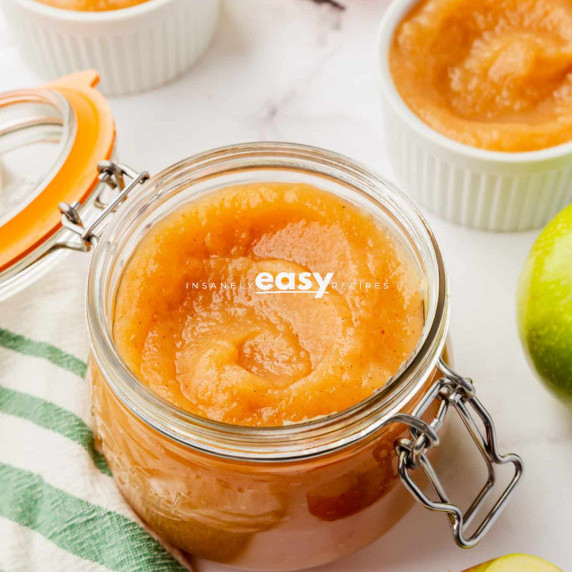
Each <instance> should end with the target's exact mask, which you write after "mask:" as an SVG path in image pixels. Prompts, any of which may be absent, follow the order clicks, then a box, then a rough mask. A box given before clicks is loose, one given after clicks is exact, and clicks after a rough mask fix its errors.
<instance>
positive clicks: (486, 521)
mask: <svg viewBox="0 0 572 572" xmlns="http://www.w3.org/2000/svg"><path fill="white" fill-rule="evenodd" d="M111 165H112V166H113V167H109V165H108V170H107V175H106V177H107V179H106V180H107V181H108V182H110V183H112V184H117V185H118V186H119V187H120V188H123V189H124V190H123V191H122V193H121V194H120V195H119V199H118V200H116V201H114V203H112V204H111V205H110V207H109V208H108V209H107V210H106V211H105V213H104V216H105V217H110V218H111V221H110V222H106V228H105V229H104V231H103V233H102V234H101V236H99V233H98V232H97V231H96V227H92V228H90V229H87V230H86V229H85V228H84V227H83V226H82V224H81V220H78V218H77V217H75V214H74V213H75V209H74V207H69V206H66V205H62V209H63V212H64V215H63V221H64V224H65V225H66V227H67V228H68V229H71V230H75V231H76V232H77V234H78V235H79V236H80V239H81V240H82V241H84V244H86V245H88V247H90V246H93V245H94V244H96V243H97V247H96V248H95V252H94V256H93V261H92V265H91V269H90V275H89V283H88V292H87V319H88V326H89V333H90V338H91V344H92V355H91V358H90V363H89V379H90V384H91V394H92V404H93V412H94V416H95V420H96V432H97V435H98V441H99V445H100V447H101V449H102V451H103V453H104V455H105V457H106V459H107V461H108V463H109V466H110V468H111V470H112V472H113V476H114V478H115V480H116V482H117V484H118V486H119V487H120V489H121V491H122V492H123V494H124V495H125V497H126V498H127V500H128V501H129V503H130V504H131V505H132V506H133V508H134V509H135V510H136V511H137V513H138V514H139V515H140V516H141V517H142V518H143V519H144V520H145V521H146V522H147V523H148V524H149V525H150V526H151V527H152V528H153V529H154V530H155V531H156V532H157V533H158V534H159V535H161V536H162V537H163V538H165V539H166V540H168V541H169V542H171V543H172V544H174V545H176V546H178V547H180V548H181V549H183V550H184V551H187V552H189V553H192V554H194V555H196V556H199V557H204V558H207V559H211V560H215V561H219V562H223V563H226V564H229V565H232V566H236V567H242V568H248V569H274V570H293V569H301V568H306V567H311V566H316V565H319V564H323V563H326V562H329V561H332V560H335V559H337V558H340V557H343V556H345V555H348V554H350V553H352V552H354V551H356V550H358V549H359V548H361V547H363V546H364V545H366V544H368V543H369V542H371V541H373V540H375V539H377V538H378V537H380V536H381V535H383V534H384V533H385V532H386V531H387V530H389V529H390V528H391V527H392V526H393V525H394V524H395V523H396V522H397V521H398V520H399V519H400V518H401V517H402V516H403V515H404V514H405V513H406V511H407V510H408V509H409V507H410V506H411V504H412V499H413V498H414V499H416V500H417V501H418V502H420V503H421V504H423V505H424V506H426V507H427V508H429V509H431V510H435V511H440V512H444V513H446V514H447V515H448V517H449V520H450V522H451V528H452V533H453V536H454V539H455V541H456V542H457V544H459V545H460V546H463V547H470V546H473V545H475V544H476V543H477V542H478V541H479V540H480V539H481V538H482V536H483V535H484V534H485V533H486V532H487V530H488V529H489V528H490V526H491V525H492V524H493V522H494V520H495V518H496V517H497V516H498V514H499V513H500V511H501V510H502V508H503V506H504V504H505V503H506V501H507V500H508V498H509V496H510V495H511V493H512V491H513V489H514V487H515V486H516V484H517V482H518V481H519V479H520V477H521V475H522V469H523V466H522V461H521V460H520V458H519V457H518V456H516V455H514V454H509V455H501V454H500V453H499V451H498V450H497V444H496V437H495V433H494V428H493V423H492V420H491V419H490V417H489V415H488V413H487V412H486V410H485V409H484V408H483V406H482V405H481V403H480V402H479V401H478V399H477V398H476V396H475V390H474V387H473V384H472V382H471V381H470V380H469V379H468V378H464V377H461V376H459V375H457V374H456V373H454V372H453V371H451V370H450V369H449V367H448V366H447V365H446V364H445V362H444V361H443V359H442V356H443V355H444V351H445V341H446V334H447V326H448V291H447V279H446V274H445V269H444V266H443V261H442V259H441V254H440V251H439V248H438V245H437V243H436V241H435V238H434V236H433V235H432V233H431V231H430V230H429V228H428V227H427V225H426V223H425V221H424V220H423V218H422V217H421V215H420V214H419V212H418V211H417V210H416V208H415V207H414V206H413V204H412V203H411V202H410V201H409V200H408V199H407V198H406V197H404V196H403V195H402V194H401V193H400V192H399V191H397V190H396V189H395V188H393V187H392V186H391V185H389V184H388V183H386V182H385V181H384V180H382V179H380V178H378V177H377V176H375V175H374V174H372V173H371V172H369V171H368V170H367V169H365V168H363V167H361V166H360V165H358V164H356V163H354V162H352V161H351V160H349V159H347V158H345V157H342V156H339V155H337V154H334V153H331V152H328V151H324V150H321V149H316V148H311V147H305V146H299V145H291V144H278V143H254V144H244V145H238V146H234V147H227V148H222V149H218V150H214V151H210V152H207V153H204V154H201V155H197V156H194V157H191V158H189V159H187V160H184V161H182V162H180V163H177V164H175V165H173V166H172V167H170V168H168V169H166V170H165V171H163V172H162V173H160V174H158V175H156V176H154V177H153V178H151V179H150V180H149V181H147V182H144V181H143V179H144V177H141V176H140V175H138V174H137V173H134V172H132V171H129V170H126V169H123V168H122V167H121V166H118V165H114V164H111ZM130 177H131V178H133V181H132V182H131V183H128V179H129V178H130ZM269 181H272V182H281V183H302V184H304V183H306V184H310V185H313V186H314V187H316V188H318V189H321V190H323V191H326V192H327V193H330V194H332V195H334V196H336V197H339V198H341V199H343V200H345V201H347V202H349V203H351V204H353V205H355V206H356V207H358V208H360V209H362V210H363V211H365V212H367V213H369V214H370V215H371V216H372V217H374V218H375V219H376V220H378V221H379V222H380V224H382V225H384V226H385V227H387V228H390V229H391V231H392V233H393V234H394V235H395V236H396V237H398V239H399V240H400V241H401V242H402V243H403V245H404V246H405V247H406V249H407V250H408V252H409V254H410V255H411V257H412V258H413V260H414V261H415V264H416V266H417V267H418V269H419V272H420V273H421V274H422V276H423V284H424V289H423V314H424V320H423V329H422V332H421V335H420V338H419V341H418V343H417V345H416V347H415V349H414V351H413V352H412V354H411V355H410V356H409V358H408V359H407V360H406V361H405V363H404V364H403V365H402V366H401V368H400V369H399V371H398V372H397V373H396V374H395V375H393V376H392V377H391V378H390V380H389V381H388V382H387V383H385V384H384V385H383V386H382V387H381V388H380V389H378V390H377V391H375V392H373V393H372V394H371V395H370V396H369V397H367V398H366V399H364V400H362V401H360V402H358V403H357V404H355V405H353V406H351V407H349V408H348V409H346V410H343V411H339V412H337V413H333V414H331V415H327V416H322V417H318V418H312V419H309V420H306V421H303V422H299V423H293V424H283V425H277V426H269V427H260V426H240V425H235V424H230V423H223V422H219V421H213V420H211V419H207V418H205V417H202V416H198V415H194V414H191V413H189V412H188V411H185V410H183V409H181V408H179V407H177V406H175V405H173V404H172V403H170V402H168V401H167V400H165V399H163V398H162V397H161V396H160V395H158V394H157V393H156V392H153V391H152V390H151V389H150V388H149V387H148V386H147V385H146V384H145V383H143V382H142V381H141V380H140V379H138V377H137V376H136V375H134V373H133V372H132V371H131V370H130V368H129V367H128V366H127V364H126V362H125V361H124V359H123V358H122V356H121V354H120V352H119V351H118V349H117V344H116V342H115V339H114V330H113V326H114V319H115V315H116V312H117V307H116V301H117V295H118V289H119V287H120V285H121V282H122V278H123V276H124V273H125V269H126V267H127V266H128V264H129V261H130V259H131V258H132V255H133V253H134V251H135V249H136V247H137V246H138V244H140V242H141V240H142V238H143V237H144V236H145V235H146V233H148V232H149V229H150V228H152V227H153V226H154V225H156V224H157V222H158V221H160V220H162V219H164V217H165V216H166V215H168V214H169V213H172V212H174V211H176V209H178V208H179V207H180V206H181V205H184V204H187V203H189V202H190V201H194V200H197V199H199V198H200V197H205V196H208V195H209V194H210V193H214V192H217V191H218V190H220V189H221V188H225V187H229V186H234V185H244V184H252V183H264V182H269ZM128 194H129V195H130V196H129V197H128V198H127V195H128ZM126 198H127V200H125V199H126ZM123 201H124V202H123ZM121 202H123V204H121V205H120V204H119V203H121ZM118 205H119V208H118V209H117V207H118ZM116 210H117V212H115V211H116ZM100 223H101V224H102V221H98V224H100ZM142 287H144V285H142ZM452 410H454V411H455V412H456V413H458V414H459V416H460V417H461V418H462V420H463V421H464V423H465V425H466V427H467V429H468V431H469V432H470V434H471V436H472V438H473V440H474V441H475V443H476V445H477V447H478V450H479V452H480V454H481V455H482V457H483V459H484V461H485V464H486V466H487V468H488V480H487V482H486V483H485V486H484V487H483V489H482V490H481V492H480V493H479V494H478V495H477V498H475V499H474V502H472V504H471V505H470V508H469V509H468V510H467V511H465V512H463V511H462V510H461V509H460V508H458V506H457V505H455V504H454V503H453V501H451V500H449V498H448V497H447V493H446V491H445V490H444V488H443V486H442V485H441V483H440V481H439V477H438V475H437V472H436V471H435V470H434V468H433V464H432V462H431V460H432V459H434V455H435V454H436V453H438V451H439V448H440V442H439V434H440V432H441V430H442V426H443V424H444V423H446V421H447V418H448V416H450V415H451V413H452ZM441 447H442V445H441ZM501 464H509V465H511V466H512V468H513V469H514V472H513V476H512V479H511V480H510V482H509V483H508V485H507V486H506V488H504V489H503V490H502V491H500V492H499V491H496V490H493V484H494V482H495V474H496V469H497V466H498V465H501ZM422 475H423V478H422V479H421V478H420V477H421V476H422ZM421 481H423V482H424V483H425V484H426V485H425V486H424V487H421V485H419V483H420V482H421ZM427 481H429V485H427ZM426 489H432V491H431V492H430V493H429V492H426ZM495 495H496V498H495V499H493V502H492V503H491V502H490V501H491V497H494V496H495ZM485 503H488V504H487V506H486V508H485V506H484V505H485ZM473 517H474V518H473ZM469 521H475V522H476V523H477V524H476V525H475V524H474V523H473V525H472V528H471V530H472V532H470V533H469V532H468V530H467V527H468V524H469Z"/></svg>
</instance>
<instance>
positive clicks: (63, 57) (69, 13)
mask: <svg viewBox="0 0 572 572" xmlns="http://www.w3.org/2000/svg"><path fill="white" fill-rule="evenodd" d="M98 5H101V6H103V7H108V8H110V9H101V10H98V11H93V10H89V9H88V8H89V7H90V6H98ZM2 8H3V10H4V13H5V15H6V20H7V22H8V24H9V29H10V32H11V34H12V35H13V37H14V40H15V43H16V45H17V46H18V49H19V50H20V53H21V54H22V58H23V60H24V62H26V64H27V65H29V66H30V68H31V69H32V70H33V71H34V72H35V73H37V74H38V75H39V76H40V77H41V78H43V79H44V80H54V79H56V78H58V77H60V76H65V75H68V74H71V73H74V72H79V71H83V70H90V69H95V70H97V71H98V72H99V74H100V76H101V90H102V91H103V92H104V93H105V94H107V95H126V94H131V93H137V92H142V91H147V90H150V89H154V88H156V87H158V86H160V85H163V84H165V83H168V82H170V81H172V80H173V79H175V78H176V77H178V76H180V75H182V74H183V73H184V72H185V71H186V70H188V69H189V68H190V67H191V66H192V65H193V64H194V63H195V62H196V61H197V60H198V59H199V58H200V56H201V55H202V54H203V53H204V51H205V50H206V49H207V46H208V44H209V42H210V40H211V38H212V36H213V34H214V32H215V29H216V26H217V23H218V17H219V11H220V0H141V1H139V2H137V1H136V0H125V1H123V2H122V1H121V0H117V1H116V2H111V1H108V2H105V1H104V2H97V1H93V2H89V1H83V2H82V1H81V0H80V1H74V0H71V1H69V0H45V1H43V0H6V1H5V2H3V3H2ZM111 8H116V9H111Z"/></svg>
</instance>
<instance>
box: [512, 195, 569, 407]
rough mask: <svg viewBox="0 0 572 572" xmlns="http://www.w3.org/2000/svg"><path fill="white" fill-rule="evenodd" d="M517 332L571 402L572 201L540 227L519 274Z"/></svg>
mask: <svg viewBox="0 0 572 572" xmlns="http://www.w3.org/2000/svg"><path fill="white" fill-rule="evenodd" d="M517 302H518V303H517V308H518V321H519V332H520V338H521V340H522V344H523V346H524V349H525V351H526V354H527V356H528V358H529V360H530V362H531V363H532V365H533V366H534V368H535V369H536V371H537V373H538V374H539V376H540V378H541V379H542V380H543V381H544V382H545V383H546V385H547V386H548V387H549V388H550V389H552V390H553V391H554V392H555V393H556V394H557V395H558V396H560V397H562V398H564V399H566V400H568V401H569V402H570V403H572V205H569V206H568V207H566V208H565V209H564V210H563V211H562V212H561V213H560V214H558V215H557V216H556V217H555V218H554V219H553V220H552V221H551V222H550V223H549V224H548V225H547V226H546V228H545V229H544V230H543V231H542V232H541V234H540V236H539V237H538V239H537V240H536V242H535V243H534V246H533V247H532V250H531V251H530V254H529V255H528V259H527V261H526V264H525V265H524V268H523V271H522V274H521V276H520V280H519V288H518V294H517Z"/></svg>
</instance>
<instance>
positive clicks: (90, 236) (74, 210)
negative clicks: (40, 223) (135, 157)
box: [56, 161, 149, 252]
mask: <svg viewBox="0 0 572 572" xmlns="http://www.w3.org/2000/svg"><path fill="white" fill-rule="evenodd" d="M97 170H98V171H99V182H100V183H103V185H104V188H105V187H107V188H110V189H112V190H118V191H119V193H118V195H117V196H116V197H115V199H113V200H112V201H111V202H109V203H105V202H103V201H102V200H101V195H102V193H103V191H102V190H101V191H100V192H99V193H98V195H97V196H96V197H95V204H96V206H97V207H98V208H100V209H102V211H103V212H102V213H101V214H100V215H99V216H98V217H97V218H96V219H95V220H94V221H93V222H92V223H91V224H89V226H87V227H86V226H85V224H84V221H83V220H82V218H81V215H80V212H79V211H80V207H81V206H82V205H81V204H80V203H78V202H76V203H73V204H72V205H70V204H68V203H60V204H59V209H60V212H61V213H62V225H63V226H64V227H65V228H66V229H67V230H69V231H71V232H73V233H74V234H75V235H77V236H78V237H79V238H80V240H73V241H66V242H61V243H58V244H57V245H56V246H57V247H58V248H69V249H71V250H78V251H80V252H88V251H90V250H91V248H92V247H93V246H95V244H96V243H97V239H98V238H99V235H100V233H101V229H102V223H103V222H104V221H105V219H106V218H107V217H108V216H109V214H110V213H112V212H114V211H115V210H116V209H117V207H118V206H119V204H121V203H122V202H123V201H124V200H125V199H126V198H127V195H128V194H129V193H130V192H131V191H132V190H133V189H134V188H135V187H136V186H137V185H141V184H143V183H144V182H145V181H147V179H149V173H147V171H142V172H141V173H138V172H137V171H134V170H133V169H131V168H130V167H127V166H126V165H120V164H119V163H115V162H113V161H102V162H101V163H99V164H98V165H97ZM125 177H128V178H129V179H130V183H129V184H128V185H127V186H126V185H125Z"/></svg>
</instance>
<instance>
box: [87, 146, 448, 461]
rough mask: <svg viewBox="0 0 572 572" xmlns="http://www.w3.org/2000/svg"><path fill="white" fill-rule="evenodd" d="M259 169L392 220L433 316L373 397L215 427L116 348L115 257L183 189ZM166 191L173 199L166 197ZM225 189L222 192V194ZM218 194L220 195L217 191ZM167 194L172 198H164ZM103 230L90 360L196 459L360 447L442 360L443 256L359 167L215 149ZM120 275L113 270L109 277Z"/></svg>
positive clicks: (94, 278)
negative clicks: (288, 173)
mask: <svg viewBox="0 0 572 572" xmlns="http://www.w3.org/2000/svg"><path fill="white" fill-rule="evenodd" d="M261 168H267V169H288V170H292V171H295V172H300V173H302V172H304V173H306V174H310V175H316V176H321V177H323V178H329V179H333V180H337V181H340V182H342V183H343V184H344V185H346V186H348V187H349V188H350V189H351V190H352V192H356V193H361V194H363V195H364V196H367V198H368V199H369V200H371V201H372V202H376V203H377V204H378V205H381V206H382V207H383V209H384V210H385V211H386V212H388V213H389V214H391V215H392V216H393V217H396V218H397V220H398V221H399V223H400V225H402V230H403V231H404V236H405V237H406V238H407V239H408V240H410V241H414V243H415V245H416V246H417V247H419V248H423V249H424V251H423V254H424V256H425V262H426V263H428V264H429V267H428V268H427V270H426V272H428V273H429V279H430V285H429V294H430V297H431V300H430V303H429V304H428V307H429V311H428V313H427V315H426V321H425V326H424V329H423V332H422V335H421V338H420V340H419V343H418V344H417V347H416V348H415V350H414V351H413V352H412V354H411V356H410V357H409V358H408V360H407V361H406V362H405V363H404V364H403V365H402V367H401V368H400V370H399V371H398V372H397V374H396V375H394V376H392V378H390V380H388V382H386V383H385V384H384V385H383V386H382V387H381V388H380V389H379V390H377V391H375V392H374V393H373V394H372V395H370V396H369V397H367V398H366V399H364V400H362V401H360V402H358V403H356V404H355V405H353V406H351V407H350V408H348V409H345V410H343V411H340V412H336V413H332V414H330V415H328V416H324V417H320V418H316V419H311V420H309V421H304V422H301V423H295V424H288V425H281V426H271V427H251V426H239V425H232V424H228V423H223V422H219V421H213V420H210V419H207V418H204V417H200V416H197V415H194V414H192V413H189V412H188V411H184V410H182V409H181V408H179V407H177V406H175V405H173V404H171V403H169V402H167V401H166V400H164V399H162V398H161V397H159V396H158V395H157V394H155V393H154V392H153V391H152V390H151V389H150V388H149V387H147V385H145V384H144V383H143V382H141V381H140V380H139V379H138V378H137V377H136V376H135V375H134V374H133V373H132V372H131V371H130V370H129V367H128V366H127V364H126V363H125V362H124V361H123V359H122V358H121V356H120V355H119V353H118V351H117V349H116V348H115V345H114V343H113V336H112V332H111V326H110V319H111V314H112V312H113V310H112V307H113V300H114V297H115V292H116V286H117V284H115V290H114V286H113V284H112V283H111V278H112V276H111V275H112V273H113V271H114V264H115V263H116V262H117V260H118V258H119V255H120V253H121V247H120V246H118V242H119V241H120V239H121V238H122V237H125V236H126V235H127V234H128V233H130V232H132V230H133V229H132V227H133V224H134V222H133V221H134V220H136V219H137V217H140V216H142V214H143V213H144V212H145V211H146V210H147V209H148V208H149V207H150V205H152V204H153V202H155V201H157V200H159V199H160V198H162V196H163V193H166V195H167V196H171V194H173V193H175V194H176V193H177V192H178V191H177V189H178V188H180V187H181V186H182V183H183V181H184V182H185V183H187V184H188V183H189V182H191V184H196V183H197V182H198V181H201V180H204V179H206V178H208V179H212V178H216V177H217V176H221V175H222V174H228V173H229V172H234V171H236V172H242V173H244V172H245V171H246V172H248V170H252V171H254V170H256V169H261ZM169 185H171V187H172V188H171V189H170V190H168V191H166V189H169ZM221 186H224V185H221ZM219 188H220V187H219ZM169 193H171V194H169ZM114 220H121V221H122V224H113V223H112V224H110V225H108V227H107V228H106V229H105V231H104V233H103V235H102V237H101V240H100V241H99V242H98V245H97V247H96V249H95V253H94V256H93V260H92V263H91V267H90V272H89V278H88V287H87V303H86V312H87V323H88V329H89V334H90V340H91V347H92V356H93V359H94V360H95V362H96V364H97V367H98V369H99V370H100V372H101V374H102V376H103V377H104V379H105V382H106V383H107V384H108V385H109V387H110V388H111V390H112V391H113V393H114V394H115V395H116V396H117V397H118V398H119V399H120V400H121V402H122V403H123V404H124V405H125V406H126V407H127V408H128V409H129V410H130V411H131V412H132V413H133V414H134V415H135V416H136V417H138V418H139V419H140V420H142V421H143V422H145V423H146V424H148V425H149V426H151V427H152V428H154V429H155V430H157V431H158V432H159V433H162V434H163V435H165V436H166V437H168V438H169V439H172V440H174V441H177V442H179V443H181V444H183V445H185V446H188V447H191V448H193V449H195V450H198V451H201V452H203V453H207V454H210V455H216V456H219V457H224V458H234V459H240V460H246V461H254V462H265V461H271V462H278V461H292V460H295V459H307V458H312V457H316V456H318V455H323V454H328V453H332V452H334V451H336V450H340V449H342V448H345V447H346V446H348V445H350V444H352V443H355V442H357V441H361V440H362V439H364V438H367V436H369V435H371V434H372V433H373V432H375V431H376V430H377V429H378V428H379V427H380V426H382V425H383V424H384V422H385V421H386V420H387V419H389V417H391V416H392V415H393V414H395V413H396V412H398V411H399V410H401V409H402V408H403V406H404V405H405V404H406V403H407V402H408V401H409V400H411V399H412V398H413V397H414V396H415V395H416V394H417V392H418V391H419V390H420V389H421V388H422V387H423V385H424V384H425V382H426V380H427V378H428V377H429V375H430V374H431V372H432V371H433V369H434V368H435V366H436V364H437V361H438V359H439V357H440V355H441V353H442V351H443V348H444V344H445V337H446V332H447V327H448V318H449V315H448V285H447V278H446V273H445V268H444V264H443V259H442V256H441V252H440V250H439V247H438V244H437V241H436V239H435V237H434V235H433V233H432V231H431V230H430V228H429V226H428V224H427V222H426V221H425V219H424V218H423V216H422V215H421V213H420V212H419V211H418V209H417V208H416V207H415V205H414V204H413V203H412V202H411V200H410V199H409V198H408V197H406V196H405V195H404V194H403V193H402V192H401V191H399V190H398V189H397V188H396V187H394V186H393V185H392V184H391V183H389V182H387V181H385V180H384V179H383V178H381V177H380V176H378V175H376V174H374V173H372V172H371V170H369V169H368V168H366V167H365V166H362V165H361V164H359V163H357V162H356V161H354V160H352V159H350V158H348V157H345V156H343V155H340V154H338V153H334V152H331V151H327V150H324V149H321V148H318V147H312V146H307V145H300V144H293V143H280V142H254V143H243V144H239V145H232V146H226V147H220V148H216V149H213V150H211V151H207V152H204V153H200V154H197V155H194V156H191V157H189V158H187V159H183V160H182V161H180V162H178V163H176V164H174V165H172V166H170V167H168V168H167V169H165V170H163V171H162V172H160V173H158V174H157V175H155V176H154V177H152V178H151V179H150V180H149V181H148V182H147V183H145V185H144V187H143V188H141V190H140V194H139V195H138V196H137V197H136V198H133V197H130V198H129V199H128V200H127V201H126V202H125V203H124V204H123V205H122V206H121V207H120V209H119V210H118V212H117V213H116V215H115V217H114ZM115 271H116V272H117V269H115Z"/></svg>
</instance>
